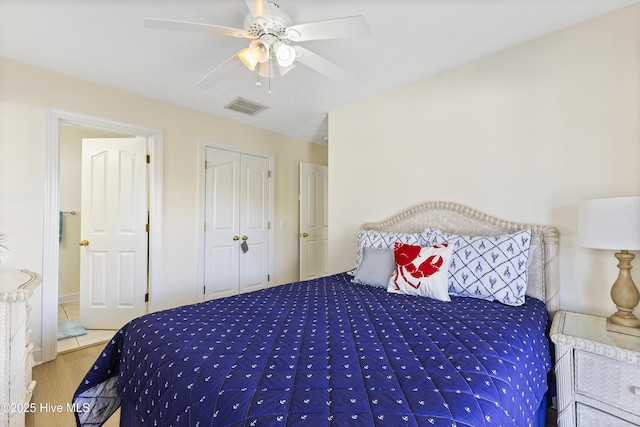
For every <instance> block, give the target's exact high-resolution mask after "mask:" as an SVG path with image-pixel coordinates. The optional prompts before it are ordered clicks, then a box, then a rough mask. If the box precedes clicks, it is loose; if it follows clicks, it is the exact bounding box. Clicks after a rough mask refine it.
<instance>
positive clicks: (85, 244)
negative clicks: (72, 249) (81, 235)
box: [80, 240, 89, 246]
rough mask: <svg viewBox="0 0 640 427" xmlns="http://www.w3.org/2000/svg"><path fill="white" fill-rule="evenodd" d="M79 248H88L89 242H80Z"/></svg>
mask: <svg viewBox="0 0 640 427" xmlns="http://www.w3.org/2000/svg"><path fill="white" fill-rule="evenodd" d="M80 246H89V241H88V240H83V241H81V242H80Z"/></svg>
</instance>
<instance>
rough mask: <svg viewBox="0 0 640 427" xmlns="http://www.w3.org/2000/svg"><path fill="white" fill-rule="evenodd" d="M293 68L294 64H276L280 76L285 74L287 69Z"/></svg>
mask: <svg viewBox="0 0 640 427" xmlns="http://www.w3.org/2000/svg"><path fill="white" fill-rule="evenodd" d="M294 68H296V64H291V65H289V66H287V67H283V66H282V65H278V70H279V71H280V77H282V76H284V75H285V74H287V73H288V72H289V71H291V70H293V69H294Z"/></svg>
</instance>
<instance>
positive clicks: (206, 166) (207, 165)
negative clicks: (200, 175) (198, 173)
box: [204, 160, 209, 169]
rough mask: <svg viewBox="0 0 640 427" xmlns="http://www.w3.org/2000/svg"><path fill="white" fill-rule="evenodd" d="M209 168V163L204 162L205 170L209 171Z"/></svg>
mask: <svg viewBox="0 0 640 427" xmlns="http://www.w3.org/2000/svg"><path fill="white" fill-rule="evenodd" d="M208 167H209V162H207V161H206V160H205V161H204V168H205V169H207V168H208Z"/></svg>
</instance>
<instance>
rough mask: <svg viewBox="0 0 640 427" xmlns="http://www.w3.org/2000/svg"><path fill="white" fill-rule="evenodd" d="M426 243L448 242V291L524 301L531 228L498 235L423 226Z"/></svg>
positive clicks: (502, 299)
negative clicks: (451, 254) (452, 232)
mask: <svg viewBox="0 0 640 427" xmlns="http://www.w3.org/2000/svg"><path fill="white" fill-rule="evenodd" d="M425 233H426V234H427V236H426V238H427V241H428V242H427V244H431V245H435V244H439V243H442V242H449V244H451V245H452V246H453V257H452V259H451V264H449V294H450V295H458V296H464V297H473V298H479V299H485V300H489V301H494V300H497V301H500V302H501V303H503V304H507V305H514V306H517V305H522V304H524V297H525V293H526V292H527V261H528V258H529V250H530V244H531V230H529V229H527V230H522V231H518V232H516V233H513V234H505V235H501V236H458V235H455V234H450V233H447V232H445V231H442V230H436V229H426V230H425Z"/></svg>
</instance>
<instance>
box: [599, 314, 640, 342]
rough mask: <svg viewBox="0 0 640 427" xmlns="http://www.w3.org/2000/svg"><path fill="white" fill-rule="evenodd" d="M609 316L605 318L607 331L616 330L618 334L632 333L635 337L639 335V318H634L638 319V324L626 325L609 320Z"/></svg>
mask: <svg viewBox="0 0 640 427" xmlns="http://www.w3.org/2000/svg"><path fill="white" fill-rule="evenodd" d="M614 316H615V315H614ZM611 317H613V316H611ZM611 317H608V318H607V331H611V332H618V333H620V334H625V335H633V336H635V337H640V320H638V319H635V320H637V321H638V326H626V325H619V324H616V323H613V322H612V321H611Z"/></svg>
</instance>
